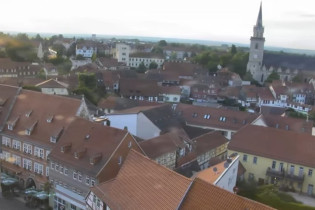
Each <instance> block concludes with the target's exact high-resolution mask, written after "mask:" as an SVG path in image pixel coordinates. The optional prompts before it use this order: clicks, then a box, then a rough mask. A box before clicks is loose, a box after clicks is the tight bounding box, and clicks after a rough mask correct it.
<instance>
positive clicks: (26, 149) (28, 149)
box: [23, 143, 32, 154]
mask: <svg viewBox="0 0 315 210" xmlns="http://www.w3.org/2000/svg"><path fill="white" fill-rule="evenodd" d="M23 151H24V153H27V154H32V145H30V144H26V143H23Z"/></svg>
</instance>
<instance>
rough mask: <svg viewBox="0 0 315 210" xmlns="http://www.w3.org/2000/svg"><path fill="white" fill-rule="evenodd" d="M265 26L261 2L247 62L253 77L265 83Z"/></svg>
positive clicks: (248, 69) (266, 75)
mask: <svg viewBox="0 0 315 210" xmlns="http://www.w3.org/2000/svg"><path fill="white" fill-rule="evenodd" d="M264 43H265V38H264V27H263V25H262V5H261V4H260V9H259V14H258V18H257V22H256V25H255V26H254V34H253V36H252V37H251V38H250V50H249V58H248V63H247V71H250V73H251V74H252V76H253V79H255V80H256V81H258V82H259V83H261V84H262V83H264V81H265V80H266V79H267V77H268V74H266V73H267V72H264V71H263V70H262V62H263V57H264Z"/></svg>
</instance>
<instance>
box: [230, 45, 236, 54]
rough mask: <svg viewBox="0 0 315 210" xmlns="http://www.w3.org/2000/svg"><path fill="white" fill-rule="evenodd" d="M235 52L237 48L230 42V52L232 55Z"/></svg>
mask: <svg viewBox="0 0 315 210" xmlns="http://www.w3.org/2000/svg"><path fill="white" fill-rule="evenodd" d="M236 53H237V50H236V47H235V45H234V44H232V47H231V54H232V55H234V54H236Z"/></svg>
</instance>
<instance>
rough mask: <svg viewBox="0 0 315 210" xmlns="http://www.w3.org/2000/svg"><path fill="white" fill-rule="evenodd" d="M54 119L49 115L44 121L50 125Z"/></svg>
mask: <svg viewBox="0 0 315 210" xmlns="http://www.w3.org/2000/svg"><path fill="white" fill-rule="evenodd" d="M53 118H54V115H49V116H48V117H47V119H46V121H47V123H51V122H52V120H53Z"/></svg>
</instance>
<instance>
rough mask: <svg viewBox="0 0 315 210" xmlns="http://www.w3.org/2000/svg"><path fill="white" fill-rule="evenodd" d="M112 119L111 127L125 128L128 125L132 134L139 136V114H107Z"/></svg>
mask: <svg viewBox="0 0 315 210" xmlns="http://www.w3.org/2000/svg"><path fill="white" fill-rule="evenodd" d="M106 117H107V118H108V119H109V121H110V127H113V128H119V129H124V128H125V126H126V127H127V129H128V131H129V132H130V133H131V134H132V135H136V136H138V133H137V126H138V125H137V123H138V122H137V114H121V115H119V114H116V115H107V116H106Z"/></svg>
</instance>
